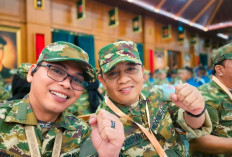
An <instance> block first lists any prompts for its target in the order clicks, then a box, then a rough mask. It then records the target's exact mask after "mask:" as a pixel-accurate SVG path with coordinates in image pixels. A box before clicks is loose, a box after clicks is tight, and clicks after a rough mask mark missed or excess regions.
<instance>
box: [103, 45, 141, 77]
mask: <svg viewBox="0 0 232 157" xmlns="http://www.w3.org/2000/svg"><path fill="white" fill-rule="evenodd" d="M125 61H128V62H132V63H137V64H141V65H142V62H141V60H140V57H139V52H138V50H137V47H136V44H135V43H134V42H132V41H118V42H115V43H112V44H109V45H106V46H105V47H103V48H101V50H100V51H99V66H100V67H101V69H102V71H103V73H107V72H109V71H110V70H111V69H112V68H113V67H114V66H115V65H117V64H118V63H120V62H125Z"/></svg>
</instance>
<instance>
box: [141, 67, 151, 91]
mask: <svg viewBox="0 0 232 157" xmlns="http://www.w3.org/2000/svg"><path fill="white" fill-rule="evenodd" d="M143 78H144V81H143V90H142V93H143V94H144V95H149V89H150V88H152V86H153V85H152V83H151V82H150V81H149V78H150V71H149V70H147V69H143Z"/></svg>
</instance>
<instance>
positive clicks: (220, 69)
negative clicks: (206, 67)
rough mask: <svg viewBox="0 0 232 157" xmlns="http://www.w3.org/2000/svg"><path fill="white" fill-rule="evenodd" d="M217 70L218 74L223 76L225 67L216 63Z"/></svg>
mask: <svg viewBox="0 0 232 157" xmlns="http://www.w3.org/2000/svg"><path fill="white" fill-rule="evenodd" d="M215 71H216V74H217V75H218V76H222V75H223V74H224V67H223V66H222V65H215Z"/></svg>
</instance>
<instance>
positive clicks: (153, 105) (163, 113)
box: [99, 89, 187, 157]
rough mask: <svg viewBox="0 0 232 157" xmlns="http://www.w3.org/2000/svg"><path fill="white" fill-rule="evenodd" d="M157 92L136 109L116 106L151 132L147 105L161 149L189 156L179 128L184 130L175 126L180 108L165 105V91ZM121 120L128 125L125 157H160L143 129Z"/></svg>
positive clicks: (141, 101) (102, 105) (175, 156)
mask: <svg viewBox="0 0 232 157" xmlns="http://www.w3.org/2000/svg"><path fill="white" fill-rule="evenodd" d="M153 90H154V92H152V93H150V95H149V96H148V97H147V98H146V100H144V99H142V97H140V100H139V102H138V104H137V105H136V106H134V105H132V106H133V107H126V106H123V105H121V104H117V103H116V102H114V104H115V105H116V106H117V107H118V108H119V109H120V110H121V111H122V112H124V113H125V114H126V115H128V116H129V117H131V118H132V119H133V120H134V121H135V122H137V123H139V124H141V125H142V126H143V127H145V128H147V129H148V128H149V126H148V119H147V115H146V109H145V106H146V102H147V103H148V108H149V114H150V120H151V121H150V125H151V130H152V132H153V133H154V135H155V136H156V138H157V140H158V141H159V143H160V144H161V146H162V147H163V148H164V150H165V152H166V154H167V155H168V156H171V157H180V156H181V157H184V156H187V152H186V148H185V146H184V141H183V140H182V138H181V136H180V134H178V133H177V131H176V128H180V126H179V125H178V124H177V123H175V122H176V118H177V111H178V108H177V107H176V106H172V105H171V103H170V102H169V101H163V98H162V91H161V90H159V89H153ZM171 106H172V107H171ZM99 108H103V109H106V110H108V111H109V112H111V113H113V111H112V110H111V109H110V108H109V107H108V106H107V105H106V104H105V102H103V103H102V104H101V105H100V106H99ZM113 114H115V113H113ZM120 120H121V122H122V123H123V124H124V133H125V137H126V139H125V141H124V144H123V147H122V151H121V153H122V154H123V155H125V156H128V157H129V156H131V157H134V156H136V157H143V156H149V157H158V156H159V155H158V153H157V152H156V150H155V149H154V147H153V145H152V144H151V143H150V141H149V140H148V139H147V137H146V136H145V134H144V133H143V132H142V131H141V130H140V129H139V127H137V126H136V125H135V124H134V123H132V122H129V121H126V120H125V119H123V118H121V119H120Z"/></svg>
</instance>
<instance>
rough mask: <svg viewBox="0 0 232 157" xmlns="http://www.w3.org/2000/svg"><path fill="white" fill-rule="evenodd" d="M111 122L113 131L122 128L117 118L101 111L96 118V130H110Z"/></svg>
mask: <svg viewBox="0 0 232 157" xmlns="http://www.w3.org/2000/svg"><path fill="white" fill-rule="evenodd" d="M112 121H114V122H115V128H113V129H117V130H119V129H121V128H122V127H123V126H122V124H121V122H120V120H119V118H118V117H117V116H115V115H113V114H111V113H109V112H107V111H104V110H102V111H101V112H99V114H98V116H97V123H98V128H99V130H100V131H101V130H103V129H104V128H105V127H109V128H111V126H112Z"/></svg>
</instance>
